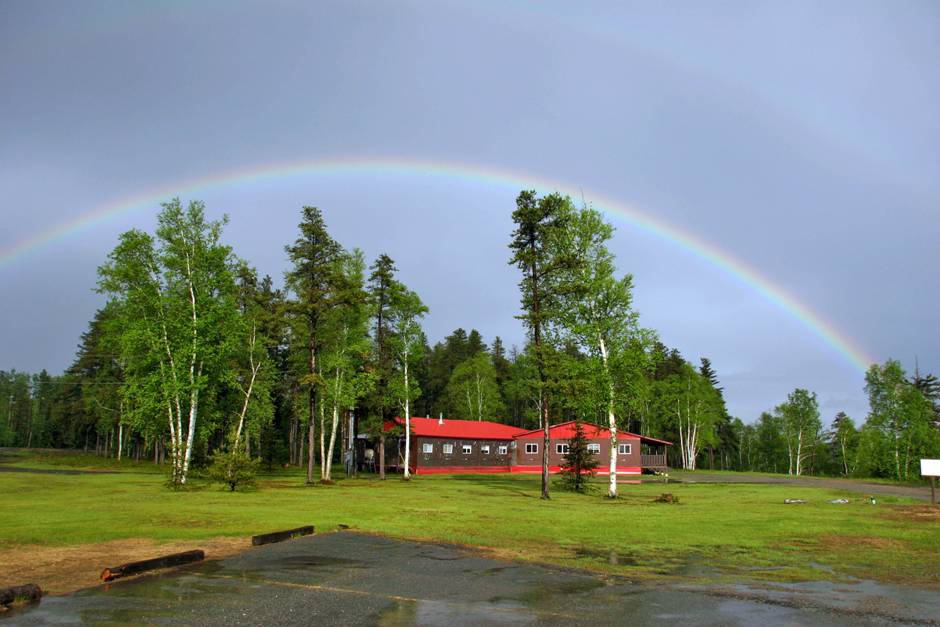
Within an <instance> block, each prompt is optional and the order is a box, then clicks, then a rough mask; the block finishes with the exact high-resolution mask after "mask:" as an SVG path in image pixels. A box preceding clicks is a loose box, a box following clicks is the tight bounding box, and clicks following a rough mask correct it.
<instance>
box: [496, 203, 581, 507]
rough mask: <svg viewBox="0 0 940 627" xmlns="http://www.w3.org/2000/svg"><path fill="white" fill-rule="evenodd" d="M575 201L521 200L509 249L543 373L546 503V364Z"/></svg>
mask: <svg viewBox="0 0 940 627" xmlns="http://www.w3.org/2000/svg"><path fill="white" fill-rule="evenodd" d="M572 213H573V207H572V205H571V200H570V199H569V198H567V197H564V196H561V195H559V194H551V195H549V196H545V197H543V198H541V199H539V198H538V197H537V196H536V194H535V192H534V191H523V192H522V193H520V194H519V196H518V197H517V198H516V210H515V211H514V212H513V214H512V219H513V222H514V223H515V225H516V228H515V230H514V231H513V233H512V239H511V241H510V243H509V248H510V250H512V253H513V254H512V257H511V259H510V263H511V264H513V265H515V266H516V267H517V268H519V270H520V271H521V272H522V281H521V282H520V283H519V289H520V292H521V296H522V298H521V301H522V310H523V315H522V316H520V317H521V319H522V321H523V323H524V324H525V327H526V329H527V331H528V334H529V340H530V341H531V343H532V346H533V356H534V361H535V371H536V373H537V374H538V378H537V381H538V388H537V391H538V404H539V420H540V422H541V427H542V430H543V438H542V498H543V499H547V498H549V493H548V490H549V483H548V447H549V423H550V414H551V412H550V411H549V398H548V394H547V392H548V389H547V388H548V379H549V373H548V368H547V364H546V358H545V357H546V354H545V352H546V348H547V346H546V344H547V343H548V337H547V333H548V332H549V330H550V328H551V326H552V325H554V324H556V323H557V318H558V310H557V293H556V292H557V290H556V289H555V279H556V275H557V274H558V272H559V271H560V270H561V269H562V268H563V266H564V263H563V261H564V260H563V259H562V258H561V257H560V255H559V254H558V251H557V242H558V235H559V232H560V231H562V230H563V229H564V228H566V225H567V223H568V222H569V221H570V219H571V215H572Z"/></svg>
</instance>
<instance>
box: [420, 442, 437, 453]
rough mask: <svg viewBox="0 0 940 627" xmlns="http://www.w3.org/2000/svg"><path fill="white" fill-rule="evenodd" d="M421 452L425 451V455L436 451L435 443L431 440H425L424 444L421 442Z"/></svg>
mask: <svg viewBox="0 0 940 627" xmlns="http://www.w3.org/2000/svg"><path fill="white" fill-rule="evenodd" d="M421 452H422V453H424V454H425V455H430V454H431V453H433V452H434V444H432V443H431V442H424V443H423V444H421Z"/></svg>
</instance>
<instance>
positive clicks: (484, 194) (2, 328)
mask: <svg viewBox="0 0 940 627" xmlns="http://www.w3.org/2000/svg"><path fill="white" fill-rule="evenodd" d="M938 59H940V4H937V3H936V2H929V1H924V2H917V1H913V0H902V1H896V0H891V1H884V2H865V1H851V2H849V1H838V0H836V1H832V2H825V3H820V2H799V1H796V2H785V3H782V2H766V3H763V2H734V1H728V2H726V1H718V0H715V1H711V2H691V1H687V2H681V1H680V2H670V3H649V2H639V3H633V2H609V3H604V2H581V3H570V2H513V1H500V2H495V1H494V2H447V1H434V2H421V1H412V0H399V1H396V2H378V1H377V2H356V1H343V2H329V1H323V2H316V3H310V2H277V1H275V2H264V3H260V2H259V3H252V2H243V1H226V2H222V1H217V2H215V1H207V2H176V1H162V2H151V3H127V2H123V1H114V2H98V1H89V2H83V3H61V2H59V3H56V2H30V1H27V0H0V85H2V86H3V88H2V93H3V96H2V97H0V189H2V191H3V194H2V197H0V203H2V204H0V207H2V217H3V219H2V228H0V294H2V295H3V296H2V306H0V369H6V370H9V369H12V368H15V369H17V370H27V371H38V370H40V369H42V368H46V369H47V370H49V371H50V372H53V373H57V372H61V371H63V370H64V369H65V368H66V367H67V366H68V365H69V363H70V362H71V360H72V359H73V357H74V354H75V350H76V347H77V344H78V340H79V336H80V334H81V333H82V331H84V330H85V329H86V328H87V324H88V321H89V320H90V319H91V317H92V316H93V314H94V312H95V310H96V309H97V308H98V307H100V306H102V304H103V302H104V300H103V297H102V296H101V295H99V294H97V293H96V292H95V289H94V288H95V283H96V269H97V267H98V266H99V265H101V264H102V263H103V262H104V261H105V259H106V256H107V254H108V252H109V251H110V250H111V249H112V248H113V247H114V245H115V244H116V241H117V237H118V235H119V234H120V233H121V232H123V231H125V230H127V229H130V228H142V229H147V230H150V229H152V228H153V225H154V216H155V214H156V212H157V211H158V210H159V204H160V202H163V201H166V200H168V199H169V198H171V197H173V196H180V197H181V198H182V200H184V201H189V200H194V199H198V200H203V201H205V203H206V205H207V210H208V213H209V214H210V215H211V216H215V217H219V216H221V215H223V214H226V215H228V216H229V218H230V223H229V225H228V226H227V227H226V230H225V239H226V241H227V242H228V243H229V244H231V245H232V246H233V247H234V249H235V251H236V253H237V254H238V255H239V256H240V257H242V258H244V259H247V260H248V261H249V262H250V263H251V264H252V265H254V266H255V267H256V268H257V269H258V270H259V272H261V273H263V274H270V275H271V276H272V277H274V278H275V280H276V281H277V282H279V283H280V282H281V281H282V278H283V273H284V271H285V270H286V268H287V261H286V257H285V254H284V246H285V244H288V243H290V242H292V241H293V239H294V238H295V237H296V235H297V223H298V221H299V217H300V210H301V207H302V206H304V205H314V206H317V207H319V208H320V209H321V210H322V211H323V213H324V215H325V218H326V220H327V223H328V225H329V228H330V230H331V232H332V233H333V234H334V236H335V237H336V239H338V240H339V241H340V242H341V243H342V244H343V245H344V246H346V247H347V248H353V247H359V248H361V249H362V250H363V251H364V252H365V254H366V256H367V258H369V259H370V260H371V259H374V258H375V257H376V256H378V255H379V254H380V253H383V252H384V253H387V254H389V255H390V256H391V257H392V258H393V259H394V260H395V261H396V263H397V266H398V268H399V277H400V279H401V280H402V281H404V282H405V283H406V284H407V285H409V286H410V287H412V288H413V289H415V290H416V291H417V292H418V293H419V294H420V295H421V297H422V298H423V299H424V301H425V303H426V304H427V305H428V306H429V308H430V315H429V316H428V318H427V321H426V330H427V332H428V335H429V337H430V339H431V340H432V341H437V340H440V339H442V338H443V337H444V336H446V335H447V334H448V333H450V332H451V331H452V330H453V329H455V328H457V327H463V328H465V329H470V328H476V329H478V330H479V331H480V332H481V333H482V334H483V336H484V339H486V340H487V341H491V340H492V338H493V337H494V336H497V335H499V336H501V337H502V338H503V340H504V342H505V343H506V344H507V345H512V344H521V343H522V342H523V340H524V332H523V329H522V327H521V325H520V323H519V322H518V320H516V319H515V318H514V316H515V315H516V314H517V313H518V309H519V295H518V290H517V282H518V280H519V275H518V271H517V270H516V269H515V268H513V267H511V266H510V265H509V264H508V258H509V251H508V248H507V244H508V241H509V236H510V232H511V230H512V223H511V218H510V214H511V212H512V210H513V208H514V200H515V197H516V195H517V194H518V192H519V191H520V190H521V189H522V188H529V187H534V188H537V189H538V190H539V191H540V192H541V193H545V192H550V191H552V190H553V189H560V190H562V191H565V192H566V193H570V194H573V195H574V196H575V197H576V200H577V201H578V202H579V203H580V202H581V200H582V199H583V200H584V201H585V202H588V203H592V204H594V205H595V206H596V207H597V208H599V209H601V210H603V211H605V212H606V215H607V217H608V219H609V220H610V221H611V222H612V223H613V224H614V226H615V227H616V229H617V230H616V234H615V236H614V238H613V240H612V241H611V243H610V246H611V249H612V251H613V252H614V253H615V254H616V256H617V264H618V268H619V270H620V271H621V272H622V273H631V274H633V276H634V284H635V292H634V297H635V305H636V308H637V309H638V311H639V312H640V316H641V317H640V320H641V323H642V324H643V325H644V326H646V327H649V328H653V329H655V330H656V331H657V332H658V334H659V337H660V339H661V340H662V341H663V342H664V343H665V344H667V345H668V346H670V347H675V348H678V349H679V350H680V351H681V352H682V354H683V355H684V356H685V357H686V358H687V359H689V360H690V361H693V362H694V363H698V360H699V358H700V357H703V356H704V357H708V358H709V359H710V360H711V361H712V364H713V366H714V368H715V370H716V371H717V374H718V377H719V379H720V381H721V384H722V386H723V387H724V388H725V398H726V400H727V403H728V406H729V410H730V411H731V413H732V414H733V415H736V416H739V417H740V418H742V419H743V420H745V421H746V422H751V421H753V420H755V419H756V418H757V417H758V416H759V415H760V413H761V412H762V411H766V410H771V409H772V408H773V407H774V406H776V405H778V404H779V403H781V402H783V401H784V400H785V399H786V396H787V394H788V393H789V392H791V391H792V390H793V389H794V388H798V387H801V388H807V389H810V390H812V391H815V392H816V393H817V394H818V396H819V402H820V409H821V413H822V417H823V419H824V421H828V420H830V419H831V417H832V416H833V415H834V414H835V413H836V412H838V411H840V410H844V411H846V412H848V413H849V415H850V416H853V417H854V418H856V420H862V419H864V416H865V414H866V412H867V400H866V396H865V392H864V368H865V366H866V365H867V364H868V363H870V362H872V361H875V362H884V361H885V360H887V359H889V358H895V359H899V360H901V362H902V363H903V364H904V365H905V367H906V368H907V369H908V370H909V371H912V370H913V369H914V367H915V361H916V364H917V365H918V366H919V368H920V370H921V371H922V372H933V373H937V374H940V334H938V333H937V332H936V329H937V328H938V323H940V315H938V305H940V292H938V289H937V288H938V285H940V281H938V278H940V277H938V265H940V264H938V262H940V247H938V246H937V242H938V240H940V223H938V220H937V219H936V216H937V209H938V206H940V203H938V201H940V149H938V147H940V115H938V114H937V111H938V110H940V73H938V72H937V71H936V62H937V60H938ZM289 164H308V166H307V167H295V168H293V169H291V168H289V167H288V165H289ZM309 164H321V165H320V166H318V167H313V166H312V165H309ZM322 164H334V167H324V166H323V165H322ZM343 164H345V165H343ZM351 164H354V165H356V167H352V165H351ZM395 164H397V165H395ZM392 165H394V166H395V167H390V166H392ZM253 173H254V174H256V175H257V174H259V173H263V175H257V176H252V174H253ZM650 224H653V225H654V227H650ZM703 250H705V251H711V252H712V253H714V254H712V255H711V256H709V255H708V254H705V253H703ZM729 264H730V265H729ZM768 290H769V291H768ZM774 295H778V296H779V295H784V296H785V299H784V300H783V301H781V300H780V299H775V298H774V297H773V296H774ZM820 329H826V330H827V331H826V332H821V331H820ZM833 338H841V341H842V346H843V347H845V346H849V347H851V350H850V351H849V352H850V353H851V354H850V355H847V354H846V351H845V350H840V345H839V343H838V342H836V341H835V340H834V339H833Z"/></svg>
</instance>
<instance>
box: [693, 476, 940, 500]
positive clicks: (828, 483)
mask: <svg viewBox="0 0 940 627" xmlns="http://www.w3.org/2000/svg"><path fill="white" fill-rule="evenodd" d="M680 482H681V483H754V484H786V485H796V486H801V487H806V488H823V489H827V490H844V491H846V492H856V493H858V494H863V495H865V496H868V495H875V496H900V497H904V498H909V499H919V500H922V501H929V500H930V486H929V485H927V484H926V483H925V484H924V485H902V484H897V483H874V482H871V481H865V480H863V479H834V478H829V477H807V476H803V477H787V476H780V475H750V474H746V473H740V474H731V473H729V474H718V473H715V474H709V473H708V471H707V470H706V471H699V470H696V471H695V472H694V473H689V474H687V475H685V476H683V477H682V479H680Z"/></svg>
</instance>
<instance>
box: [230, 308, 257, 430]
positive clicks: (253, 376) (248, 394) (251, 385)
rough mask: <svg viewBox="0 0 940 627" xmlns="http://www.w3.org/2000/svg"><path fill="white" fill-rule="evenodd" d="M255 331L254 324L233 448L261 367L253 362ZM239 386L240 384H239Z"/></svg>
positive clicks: (243, 422)
mask: <svg viewBox="0 0 940 627" xmlns="http://www.w3.org/2000/svg"><path fill="white" fill-rule="evenodd" d="M256 338H257V333H256V327H255V325H252V326H251V340H250V341H249V344H248V365H249V367H250V368H251V379H250V380H249V381H248V389H247V390H246V389H244V388H242V394H243V395H244V397H245V401H244V402H243V403H242V410H241V413H240V414H239V415H238V429H236V430H235V443H234V448H236V449H237V448H238V442H239V440H240V439H241V437H242V428H243V427H244V426H245V416H246V415H247V414H248V402H249V401H250V400H251V391H252V389H253V388H254V385H255V379H256V378H257V376H258V371H259V370H260V369H261V362H258V363H257V364H255V343H256ZM239 387H241V386H239Z"/></svg>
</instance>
